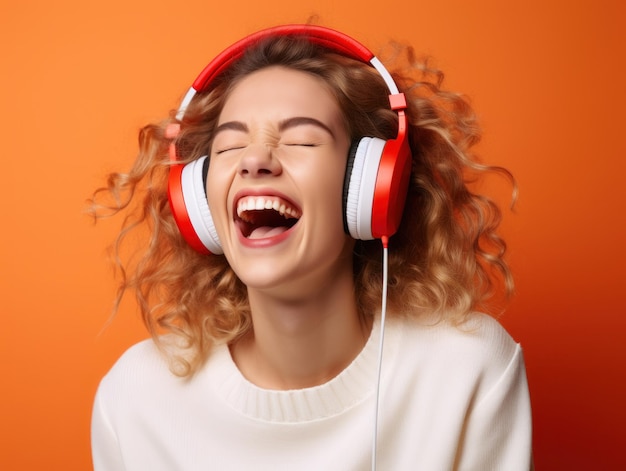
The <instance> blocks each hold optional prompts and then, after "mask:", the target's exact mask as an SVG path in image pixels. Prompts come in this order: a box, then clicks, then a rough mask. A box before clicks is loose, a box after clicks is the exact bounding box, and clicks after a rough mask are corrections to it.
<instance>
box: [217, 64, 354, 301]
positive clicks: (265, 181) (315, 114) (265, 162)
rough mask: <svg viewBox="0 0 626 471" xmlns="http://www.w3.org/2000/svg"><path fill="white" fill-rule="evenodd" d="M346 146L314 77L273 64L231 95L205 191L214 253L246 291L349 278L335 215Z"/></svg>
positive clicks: (296, 288)
mask: <svg viewBox="0 0 626 471" xmlns="http://www.w3.org/2000/svg"><path fill="white" fill-rule="evenodd" d="M349 146H350V138H349V136H348V133H347V130H346V125H345V122H344V118H343V116H342V113H341V110H340V109H339V106H338V104H337V103H336V101H335V99H334V97H333V96H332V94H331V93H330V91H329V90H328V88H327V87H326V85H325V84H324V82H322V80H321V79H320V78H318V77H315V76H312V75H309V74H307V73H304V72H300V71H295V70H292V69H287V68H284V67H278V66H274V67H269V68H266V69H262V70H260V71H257V72H254V73H252V74H250V75H248V76H247V77H245V78H243V79H242V80H241V81H240V82H239V83H238V84H237V85H236V86H235V88H234V89H233V90H232V91H231V94H230V95H229V97H228V98H227V100H226V103H225V105H224V108H223V110H222V112H221V114H220V118H219V120H218V126H217V130H216V133H215V136H214V140H213V145H212V148H211V155H210V165H209V173H208V181H207V194H208V199H209V206H210V208H211V214H212V216H213V219H214V221H215V225H216V229H217V232H218V235H219V238H220V241H221V243H222V246H223V248H224V253H225V255H226V257H227V259H228V261H229V263H230V265H231V267H232V268H233V269H234V270H235V272H236V273H237V275H238V276H239V278H240V279H241V280H242V281H243V282H244V283H245V284H246V285H247V286H248V288H249V289H260V290H278V291H276V292H277V293H282V294H289V293H291V294H293V295H294V296H297V295H298V294H297V293H299V292H301V291H302V290H303V289H304V290H306V289H307V288H311V289H314V285H315V284H316V283H318V284H319V283H321V282H327V281H328V280H329V279H330V278H332V276H333V275H336V274H337V273H336V272H339V271H343V270H350V272H351V270H352V256H351V249H352V245H353V241H352V240H351V239H350V238H349V237H348V236H346V235H345V233H344V230H343V216H342V191H343V179H344V174H345V167H346V160H347V154H348V149H349ZM311 284H312V285H311ZM285 288H288V290H285Z"/></svg>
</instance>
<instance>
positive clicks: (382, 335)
mask: <svg viewBox="0 0 626 471" xmlns="http://www.w3.org/2000/svg"><path fill="white" fill-rule="evenodd" d="M382 243H383V292H382V306H381V309H380V340H379V345H378V372H377V374H376V393H375V399H374V401H375V404H374V437H373V441H372V471H376V451H377V450H376V449H377V445H378V415H379V408H380V407H379V402H380V378H381V372H382V367H383V346H384V343H385V320H386V318H387V284H388V279H389V274H388V271H389V270H388V268H389V267H388V266H389V249H388V247H387V245H388V243H389V239H388V238H387V237H386V236H383V237H382Z"/></svg>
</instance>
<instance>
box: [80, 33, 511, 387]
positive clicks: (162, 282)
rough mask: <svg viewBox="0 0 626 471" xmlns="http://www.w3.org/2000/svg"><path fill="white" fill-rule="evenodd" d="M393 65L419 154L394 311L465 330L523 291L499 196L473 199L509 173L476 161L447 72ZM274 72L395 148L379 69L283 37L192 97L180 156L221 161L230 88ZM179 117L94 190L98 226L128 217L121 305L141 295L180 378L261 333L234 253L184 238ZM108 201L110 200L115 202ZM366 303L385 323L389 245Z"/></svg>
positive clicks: (375, 247) (374, 253)
mask: <svg viewBox="0 0 626 471" xmlns="http://www.w3.org/2000/svg"><path fill="white" fill-rule="evenodd" d="M392 49H393V51H394V54H393V56H394V57H393V58H391V59H390V60H389V61H385V62H392V63H393V64H394V65H395V68H390V70H392V74H393V75H394V78H395V79H396V81H397V83H398V85H399V87H400V89H401V90H402V91H404V93H405V94H406V96H407V100H408V105H409V107H408V112H407V114H408V117H409V123H410V126H409V128H410V129H409V138H410V145H411V149H412V154H413V163H412V175H411V183H410V188H409V193H408V197H407V202H406V208H405V211H404V215H403V220H402V224H401V226H400V229H399V231H398V233H397V234H396V235H395V236H393V237H392V238H391V241H390V257H389V273H390V279H389V304H388V305H389V312H390V315H403V316H420V315H422V314H424V313H436V314H438V315H439V316H440V317H441V318H442V319H451V320H456V321H458V320H460V319H462V318H463V317H464V316H465V315H466V314H468V313H469V312H471V311H472V310H475V309H483V310H484V309H485V307H486V303H487V302H488V301H489V300H490V299H491V298H492V297H493V295H494V293H495V292H496V291H497V287H498V286H499V285H501V284H503V285H504V291H505V292H506V293H507V294H510V293H511V292H512V289H513V281H512V277H511V272H510V270H509V267H508V266H507V264H506V262H505V260H504V258H503V256H504V252H505V249H506V245H505V243H504V241H503V240H502V239H501V238H500V237H499V236H498V234H497V232H496V229H497V227H498V225H499V223H500V219H501V214H500V211H499V209H498V207H497V206H496V205H495V203H494V202H493V201H491V200H490V199H489V198H487V197H485V196H483V195H478V194H475V193H473V192H472V191H471V190H470V187H469V185H468V181H469V180H471V179H473V178H474V177H475V176H476V175H477V174H482V173H485V172H498V173H501V174H503V175H505V176H507V177H508V178H510V179H511V181H513V180H512V177H511V175H510V174H509V172H508V171H506V170H505V169H502V168H499V167H490V166H485V165H482V164H480V163H478V162H477V161H476V160H475V159H474V158H473V156H472V154H471V148H472V146H473V145H474V144H475V143H476V142H477V141H478V140H479V137H480V130H479V128H478V126H477V122H476V116H475V114H474V112H473V111H472V109H471V107H470V106H469V104H468V103H467V101H466V100H465V99H464V98H463V97H462V96H460V95H458V94H454V93H451V92H447V91H444V90H443V89H442V88H441V85H442V81H443V75H442V74H441V73H440V72H439V71H437V70H435V69H432V68H430V67H429V66H428V64H427V62H425V61H422V60H418V59H416V57H415V55H414V52H413V49H412V48H410V47H401V46H398V45H394V47H393V48H392ZM269 66H282V67H287V68H291V69H295V70H300V71H303V72H306V73H310V74H313V75H315V76H317V77H320V78H322V79H323V81H324V82H325V83H326V84H327V85H328V87H329V90H330V91H331V92H332V93H333V94H334V96H335V97H336V99H337V102H338V103H339V106H340V108H341V110H342V112H343V114H344V116H345V119H346V125H347V128H348V131H349V133H350V135H351V137H352V138H353V139H358V138H360V137H362V136H374V137H380V138H385V139H389V138H394V137H395V133H396V132H397V115H396V113H395V112H393V111H391V110H390V109H389V103H388V90H387V87H386V85H385V83H384V81H383V80H382V78H381V77H380V75H379V74H378V73H377V72H376V71H375V70H374V69H373V68H372V67H370V66H369V65H367V64H364V63H361V62H359V61H355V60H353V59H350V58H347V57H344V56H341V55H338V54H336V53H333V52H330V51H328V50H326V49H323V48H321V47H319V46H316V45H314V44H312V43H311V42H310V41H308V40H307V39H306V37H276V38H270V39H268V40H265V41H263V42H262V43H260V44H259V45H258V46H255V47H253V48H250V49H249V50H248V51H246V53H245V54H244V56H243V57H242V58H241V59H240V60H238V61H237V62H236V63H234V64H233V65H232V66H231V67H229V69H227V70H226V72H224V73H223V74H222V75H221V76H219V77H218V78H217V79H215V81H214V83H213V84H212V86H211V88H210V90H208V91H206V92H202V93H200V94H199V95H198V96H196V97H195V98H194V100H192V102H191V103H190V105H189V107H188V108H187V111H186V113H185V116H184V117H183V118H182V121H181V122H180V124H181V133H180V135H179V136H178V137H177V142H176V144H177V148H178V151H179V154H180V155H181V160H182V161H183V162H189V161H192V160H195V159H197V158H199V157H200V156H202V155H206V154H208V153H209V150H210V147H211V139H212V135H213V130H214V129H215V127H216V123H217V120H218V118H219V113H220V111H221V109H222V106H223V104H224V102H225V101H226V100H227V98H228V96H229V93H230V91H231V90H232V89H233V87H234V86H236V84H237V83H238V81H239V80H241V78H243V77H245V76H246V75H248V74H250V73H252V72H254V71H256V70H259V69H262V68H264V67H269ZM175 121H176V118H175V115H174V112H172V113H171V114H170V117H169V118H168V119H166V120H164V121H163V122H161V123H158V124H149V125H147V126H145V127H144V128H143V129H142V130H141V132H140V134H139V155H138V156H137V159H136V160H135V163H134V165H133V166H132V168H131V169H130V171H128V172H126V173H113V174H111V175H109V177H108V181H107V185H106V187H104V188H100V189H98V190H96V191H95V193H94V195H93V199H92V201H91V209H92V212H93V214H94V217H95V218H96V219H97V218H101V217H105V216H109V215H111V214H116V213H118V212H120V211H124V212H125V213H126V217H125V219H124V221H123V225H122V230H121V232H120V234H119V236H118V238H117V240H116V243H115V253H116V254H117V256H116V265H117V266H118V267H119V268H120V270H121V283H120V287H119V291H118V294H117V302H118V303H119V301H120V300H121V299H122V297H123V295H124V294H125V293H126V292H127V291H129V290H132V291H134V292H135V295H136V299H137V302H138V304H139V308H140V310H141V313H142V317H143V320H144V322H145V324H146V326H147V328H148V330H149V331H150V333H151V334H152V336H153V337H154V338H155V341H156V342H157V344H158V345H161V343H160V342H161V336H160V334H161V333H163V332H171V333H173V334H175V338H177V339H179V340H180V341H181V344H182V345H183V346H184V347H186V350H187V353H186V354H185V355H184V357H183V356H176V357H175V358H173V360H174V361H173V363H172V364H173V365H174V368H173V371H175V372H176V373H177V374H179V375H181V376H188V375H192V374H193V373H194V372H195V371H196V370H197V368H198V367H199V365H201V364H202V362H203V361H204V360H205V359H206V358H207V356H208V354H209V352H210V349H211V348H212V347H213V346H214V345H215V344H217V343H228V342H232V341H234V340H236V339H237V338H239V337H240V336H242V335H243V334H245V333H246V332H247V331H248V330H249V329H250V328H251V320H250V312H249V306H248V302H247V294H246V288H245V286H244V285H243V284H242V283H241V281H240V280H239V279H238V278H237V276H236V275H235V273H234V272H233V270H232V269H231V267H230V266H229V265H228V263H227V262H226V259H225V258H224V257H223V256H215V255H211V256H205V255H201V254H198V253H196V252H195V251H193V250H192V249H191V248H190V247H188V246H187V244H186V243H185V242H184V241H183V239H182V236H181V235H180V233H179V231H178V228H177V227H176V224H175V222H174V219H173V217H172V214H171V211H170V208H169V203H168V197H167V177H168V172H169V166H170V162H169V158H168V146H169V144H170V142H169V140H168V139H167V138H166V136H165V128H166V126H167V125H168V124H169V123H171V122H175ZM106 195H109V196H110V197H112V199H111V198H106ZM139 228H147V230H148V234H149V236H148V242H147V245H146V244H144V245H142V248H141V250H133V251H132V254H133V255H134V256H130V257H126V258H125V259H124V260H123V261H122V258H124V257H121V256H120V254H121V253H122V252H123V249H122V247H123V246H125V243H126V242H127V241H128V236H129V234H131V233H134V232H136V230H137V229H139ZM354 274H355V284H356V297H357V303H358V306H359V309H360V312H361V313H362V315H363V316H374V314H375V312H376V311H377V310H378V307H379V305H380V298H381V281H380V280H381V244H380V241H356V245H355V249H354Z"/></svg>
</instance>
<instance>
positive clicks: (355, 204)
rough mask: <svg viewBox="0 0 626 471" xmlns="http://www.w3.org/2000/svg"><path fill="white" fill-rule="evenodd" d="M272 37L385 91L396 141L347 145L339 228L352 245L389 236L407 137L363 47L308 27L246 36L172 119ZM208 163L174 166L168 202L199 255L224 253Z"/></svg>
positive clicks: (397, 99) (405, 174)
mask: <svg viewBox="0 0 626 471" xmlns="http://www.w3.org/2000/svg"><path fill="white" fill-rule="evenodd" d="M272 36H298V37H305V38H307V39H308V40H309V41H311V42H312V43H315V44H318V45H320V46H323V47H325V48H327V49H329V50H331V51H333V52H336V53H338V54H341V55H344V56H347V57H350V58H352V59H355V60H359V61H361V62H365V63H367V64H370V65H371V66H372V67H374V68H375V69H376V70H377V71H378V73H379V74H380V75H381V76H382V78H383V79H384V81H385V83H386V84H387V87H388V88H389V103H390V105H391V109H393V110H394V111H396V112H397V113H398V134H397V136H396V138H395V139H390V140H387V141H385V140H383V139H379V138H376V137H363V138H361V139H360V140H358V141H356V142H355V143H353V144H352V147H351V149H350V153H349V156H348V164H347V167H346V175H345V180H344V182H345V183H344V226H345V228H346V232H347V233H349V234H350V235H351V236H352V237H353V238H355V239H361V240H370V239H378V238H388V237H390V236H392V235H393V234H394V233H395V232H396V231H397V230H398V226H399V225H400V220H401V219H402V212H403V210H404V203H405V200H406V195H407V190H408V185H409V176H410V173H411V150H410V148H409V142H408V136H407V118H406V114H405V109H406V106H407V105H406V99H405V96H404V94H403V93H399V92H398V87H397V86H396V84H395V82H394V81H393V79H392V78H391V74H390V73H389V72H388V71H387V69H386V68H385V67H384V66H383V65H382V63H381V62H380V61H379V60H378V59H377V58H376V57H375V56H374V54H372V53H371V52H370V51H369V50H368V49H367V48H366V47H365V46H363V45H362V44H360V43H359V42H357V41H356V40H354V39H352V38H350V37H349V36H347V35H345V34H343V33H340V32H338V31H335V30H332V29H329V28H324V27H320V26H312V25H286V26H278V27H274V28H269V29H265V30H262V31H259V32H257V33H254V34H251V35H250V36H247V37H245V38H243V39H241V40H239V41H238V42H236V43H235V44H233V45H232V46H230V47H229V48H227V49H226V50H224V51H223V52H222V53H220V54H219V55H218V56H217V57H215V59H213V60H212V61H211V62H210V63H209V65H207V66H206V67H205V69H204V70H203V71H202V72H201V73H200V75H199V76H198V78H196V80H195V81H194V83H193V85H192V86H191V88H190V89H189V91H188V92H187V94H186V95H185V98H184V99H183V101H182V103H181V105H180V107H179V109H178V113H177V115H176V117H177V118H178V119H179V120H180V119H182V118H183V116H184V115H185V110H186V108H187V106H188V105H189V103H190V102H191V100H192V99H193V97H194V96H195V95H196V94H197V93H199V92H203V91H206V90H208V89H209V88H210V86H211V83H212V81H213V80H214V79H215V78H216V77H217V76H219V75H220V74H221V73H222V72H224V71H225V70H226V69H227V68H228V67H229V66H230V65H231V64H233V63H234V62H235V61H237V60H238V59H239V58H240V57H241V56H242V55H243V54H244V52H245V51H246V49H248V48H249V47H251V46H254V45H255V44H257V43H258V42H259V41H262V40H263V39H265V38H268V37H272ZM179 129H180V125H177V124H175V125H170V126H169V127H168V129H167V137H168V138H170V139H172V144H171V145H170V159H171V160H172V161H173V162H178V158H177V155H176V147H175V143H174V139H175V138H176V136H177V134H178V131H179ZM207 168H208V157H207V156H204V157H201V158H200V159H198V160H195V161H193V162H190V163H188V164H180V163H178V164H176V163H175V164H173V165H172V166H171V169H170V174H169V183H168V196H169V201H170V207H171V209H172V213H173V215H174V219H175V220H176V224H177V225H178V228H179V229H180V232H181V234H182V235H183V237H184V238H185V240H186V241H187V243H189V245H190V246H191V247H193V248H194V249H195V250H197V251H198V252H200V253H213V254H221V253H223V251H222V247H221V244H220V241H219V238H218V236H217V231H216V230H215V226H214V225H213V219H212V217H211V211H210V209H209V205H208V201H207V194H206V170H207Z"/></svg>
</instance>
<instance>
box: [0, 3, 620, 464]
mask: <svg viewBox="0 0 626 471" xmlns="http://www.w3.org/2000/svg"><path fill="white" fill-rule="evenodd" d="M622 5H623V2H619V1H618V0H614V1H609V0H594V1H591V0H585V1H574V2H565V1H556V0H527V1H526V2H503V1H500V0H484V1H467V0H440V1H436V2H420V1H418V0H410V1H409V0H397V1H395V2H383V3H382V4H381V3H379V2H374V1H371V0H370V1H369V2H367V3H365V2H364V1H363V0H343V1H337V0H317V1H315V2H313V1H310V0H298V1H293V0H292V1H290V2H287V1H278V0H270V1H268V2H257V1H252V0H243V1H239V2H216V1H214V2H210V1H207V0H204V1H185V0H180V1H177V2H165V1H159V0H152V1H139V0H123V1H122V0H108V1H107V2H99V3H96V2H85V1H84V0H81V1H78V0H57V1H55V2H50V1H43V0H39V1H36V0H23V1H20V2H8V1H7V0H3V4H2V9H1V12H0V18H1V19H0V22H1V25H2V28H0V45H1V46H0V48H1V49H0V52H1V55H0V61H1V62H0V63H1V64H2V65H1V67H2V69H1V70H2V74H0V84H1V87H0V97H1V102H0V103H1V105H2V106H1V110H2V113H1V115H2V116H1V118H0V120H1V121H2V123H1V126H0V130H1V131H0V132H1V133H2V149H3V152H2V160H3V162H2V170H3V175H2V184H1V185H0V192H1V197H0V215H1V217H2V229H1V230H0V276H1V278H0V289H1V290H2V291H1V292H2V301H3V303H2V320H1V321H0V359H1V360H0V361H1V371H0V377H1V378H2V392H1V393H0V394H1V400H0V434H1V435H0V447H1V449H0V469H2V470H25V469H28V470H31V469H46V470H64V471H67V470H86V469H89V468H90V466H91V464H90V451H89V421H90V413H91V402H92V398H93V395H94V392H95V389H96V387H97V384H98V381H99V379H100V378H101V377H102V375H103V374H104V373H105V372H106V371H107V369H108V368H109V367H110V366H111V364H112V363H113V362H114V361H115V359H116V358H117V357H118V356H119V354H120V353H121V352H122V351H123V350H124V349H125V348H127V347H128V346H129V345H130V344H132V343H134V342H135V341H137V340H138V339H141V338H143V337H144V336H145V333H144V331H143V328H142V326H141V325H140V322H139V321H138V319H137V314H136V310H135V308H134V306H133V305H132V302H129V301H127V302H126V303H125V304H124V305H123V308H122V311H121V313H120V314H119V316H118V317H116V318H115V319H114V320H113V321H112V323H111V324H110V325H108V326H107V319H108V316H109V312H110V307H111V303H112V299H113V295H114V290H115V283H114V281H113V279H112V272H111V268H110V265H109V264H108V262H107V255H106V251H105V247H106V246H107V244H108V243H109V242H110V241H111V240H112V238H113V236H114V234H115V231H116V230H117V227H118V224H119V221H106V222H104V223H103V224H99V225H97V226H96V227H95V228H94V226H93V225H92V224H91V223H90V221H89V219H88V218H87V217H86V216H85V215H84V214H83V209H84V202H85V200H86V198H87V197H88V196H89V195H90V193H91V191H92V190H93V189H94V188H95V187H96V186H98V185H100V184H101V182H102V181H103V175H104V174H105V173H106V172H107V171H110V170H113V169H120V168H126V167H127V166H128V165H129V163H130V161H131V160H132V158H133V156H134V154H135V145H136V144H135V142H136V137H135V136H136V131H137V129H138V128H139V126H141V125H142V124H144V123H146V122H148V121H151V120H155V119H159V118H160V117H162V116H163V115H164V114H165V113H166V112H167V111H168V110H169V109H170V108H172V107H175V106H176V105H177V103H178V100H179V98H180V97H181V95H182V93H183V92H184V91H185V90H186V89H187V87H188V86H189V85H190V84H191V81H192V80H193V79H194V78H195V76H196V74H197V73H198V72H199V71H200V70H201V69H202V67H203V66H204V65H205V64H206V63H207V62H208V60H209V59H210V58H212V57H213V56H214V55H215V54H216V53H218V52H219V51H220V50H221V49H223V48H224V47H225V46H227V45H229V44H230V43H231V42H233V41H234V40H236V39H239V38H240V37H242V36H243V35H244V34H247V33H249V32H252V31H254V30H257V29H260V28H262V27H266V26H269V25H273V24H276V23H284V22H302V21H305V20H306V19H307V18H308V17H309V15H310V14H312V13H317V14H319V17H320V21H321V23H322V24H325V25H327V26H331V27H335V28H338V29H340V30H343V31H345V32H347V33H348V34H351V35H353V36H355V37H356V38H358V39H360V40H361V41H362V42H364V43H365V44H367V45H369V46H370V47H371V48H372V49H373V50H374V51H375V50H376V49H377V48H378V47H379V46H382V45H383V44H384V43H385V42H386V41H387V40H388V39H397V40H401V41H408V42H411V43H412V44H414V45H416V46H417V48H418V50H420V51H423V52H425V53H427V54H430V55H432V56H434V57H435V58H436V63H437V64H438V65H439V66H440V67H441V68H443V69H444V70H445V71H447V74H448V86H449V87H451V88H453V89H456V90H460V91H463V92H465V93H467V94H468V95H469V96H470V97H471V98H472V101H473V103H474V105H475V106H476V108H477V109H478V111H479V113H480V115H481V118H482V122H483V125H484V128H485V136H486V137H485V139H484V141H483V143H482V144H481V147H480V152H481V154H482V155H483V156H484V157H485V158H486V160H488V161H490V162H496V163H500V164H503V165H505V166H507V167H509V168H510V169H511V170H512V171H513V172H514V174H515V175H516V176H517V178H518V179H519V184H520V187H521V197H520V200H519V205H518V207H517V211H516V212H515V213H508V214H507V215H506V220H505V225H504V231H505V235H506V236H507V238H508V240H509V243H510V247H511V251H510V260H511V263H512V265H513V268H514V270H515V272H516V276H517V282H518V295H517V297H516V298H515V300H514V301H513V303H512V304H511V306H510V308H509V310H508V311H507V313H506V314H505V316H504V317H503V318H502V322H503V324H504V325H505V326H506V327H507V329H508V330H509V331H510V332H511V333H512V335H513V336H514V337H515V338H516V339H517V340H519V341H521V342H522V344H523V346H524V349H525V354H526V360H527V367H528V376H529V380H530V389H531V395H532V400H533V409H534V424H535V435H534V447H535V455H536V457H535V458H536V464H537V467H538V469H540V470H583V469H594V470H595V469H602V470H605V469H606V470H609V469H626V467H625V466H626V457H625V455H624V453H623V445H624V443H626V441H625V438H626V437H625V433H624V429H625V427H624V424H626V407H624V402H623V401H624V398H625V397H626V388H625V386H624V377H625V375H624V373H625V368H624V361H625V360H626V358H625V357H626V355H625V353H624V344H625V342H624V340H625V335H624V331H625V330H626V319H625V314H626V301H625V300H624V299H625V298H624V294H625V291H626V290H625V288H626V282H625V279H626V276H625V274H624V267H625V266H626V256H625V253H626V251H625V250H624V247H623V244H624V242H625V240H626V232H625V229H624V212H625V211H624V206H625V205H624V203H625V202H626V198H625V197H624V183H623V182H624V172H625V170H626V168H625V163H624V161H625V159H626V146H625V144H624V142H625V139H624V124H625V119H624V110H625V109H626V102H625V97H626V92H625V91H624V84H625V83H626V74H625V73H624V64H623V61H624V59H625V58H626V54H625V52H626V50H625V49H626V39H625V38H624V35H623V33H622V32H621V31H622V30H623V22H624V18H626V14H625V11H624V6H622ZM487 188H488V189H493V190H494V191H495V192H496V193H497V194H503V193H502V191H503V189H504V187H503V186H502V185H501V184H500V183H499V182H498V180H497V179H495V180H490V183H489V185H488V186H487Z"/></svg>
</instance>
